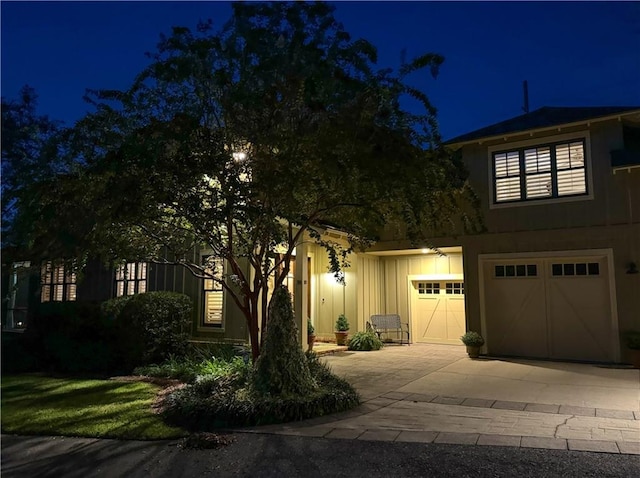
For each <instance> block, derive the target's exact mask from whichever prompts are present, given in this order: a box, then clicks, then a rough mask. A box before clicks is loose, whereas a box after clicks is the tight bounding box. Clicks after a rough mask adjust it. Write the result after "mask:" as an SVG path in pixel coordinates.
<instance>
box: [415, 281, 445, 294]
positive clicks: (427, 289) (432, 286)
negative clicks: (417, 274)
mask: <svg viewBox="0 0 640 478" xmlns="http://www.w3.org/2000/svg"><path fill="white" fill-rule="evenodd" d="M439 293H440V283H439V282H418V294H439Z"/></svg>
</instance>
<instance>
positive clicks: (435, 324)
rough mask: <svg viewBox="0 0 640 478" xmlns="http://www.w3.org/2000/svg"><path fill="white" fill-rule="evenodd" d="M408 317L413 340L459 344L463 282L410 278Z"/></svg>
mask: <svg viewBox="0 0 640 478" xmlns="http://www.w3.org/2000/svg"><path fill="white" fill-rule="evenodd" d="M411 295H412V300H411V319H412V323H413V326H414V340H415V341H416V342H428V343H443V344H458V345H459V344H460V336H461V335H462V334H464V330H465V314H464V284H463V282H462V281H412V288H411Z"/></svg>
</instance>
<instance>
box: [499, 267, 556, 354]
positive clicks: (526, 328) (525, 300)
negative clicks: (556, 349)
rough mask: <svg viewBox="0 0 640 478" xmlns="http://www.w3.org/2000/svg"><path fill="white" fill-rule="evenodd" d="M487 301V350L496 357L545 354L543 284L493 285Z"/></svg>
mask: <svg viewBox="0 0 640 478" xmlns="http://www.w3.org/2000/svg"><path fill="white" fill-rule="evenodd" d="M492 286H493V287H492V288H491V293H490V294H489V296H488V300H487V310H488V312H487V347H488V349H489V351H490V353H493V354H496V355H531V356H540V355H541V354H542V355H544V354H546V353H547V345H546V334H547V329H546V324H545V323H540V321H539V320H538V319H537V317H540V316H541V315H544V314H545V309H546V306H545V295H544V284H543V281H542V280H537V279H504V280H496V281H495V284H492Z"/></svg>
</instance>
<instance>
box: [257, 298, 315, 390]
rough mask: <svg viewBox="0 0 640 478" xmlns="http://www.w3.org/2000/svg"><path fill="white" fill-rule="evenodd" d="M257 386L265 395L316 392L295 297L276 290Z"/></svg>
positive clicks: (270, 307) (258, 370)
mask: <svg viewBox="0 0 640 478" xmlns="http://www.w3.org/2000/svg"><path fill="white" fill-rule="evenodd" d="M253 386H254V387H255V389H256V391H258V392H259V393H261V394H274V395H305V394H308V393H311V392H312V391H313V390H314V389H315V384H314V382H313V379H312V378H311V375H310V373H309V366H308V364H307V361H306V360H305V356H304V352H303V351H302V349H301V348H300V344H299V343H298V328H297V327H296V323H295V320H294V317H293V309H292V307H291V295H290V294H289V291H288V290H287V289H286V288H285V287H280V288H278V289H276V290H275V291H274V293H273V297H272V298H271V303H270V304H269V322H268V323H267V331H266V335H265V338H264V345H263V346H262V351H261V353H260V357H258V360H257V361H256V365H255V374H254V382H253Z"/></svg>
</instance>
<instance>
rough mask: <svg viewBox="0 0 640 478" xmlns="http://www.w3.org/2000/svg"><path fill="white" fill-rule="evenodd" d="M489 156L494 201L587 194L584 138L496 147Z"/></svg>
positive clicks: (529, 199) (503, 201) (502, 201)
mask: <svg viewBox="0 0 640 478" xmlns="http://www.w3.org/2000/svg"><path fill="white" fill-rule="evenodd" d="M492 159H493V161H492V162H493V178H494V185H493V186H494V188H493V193H494V194H493V200H494V203H495V204H499V203H508V202H518V201H533V200H538V199H548V198H561V197H567V196H579V195H586V194H587V171H586V161H585V140H584V139H576V140H571V141H565V142H561V143H551V144H545V145H540V146H534V147H523V148H518V149H513V150H510V151H497V152H495V153H493V155H492Z"/></svg>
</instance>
